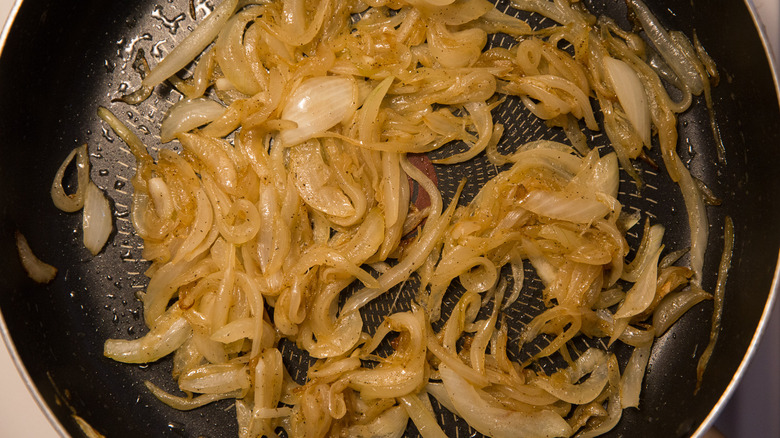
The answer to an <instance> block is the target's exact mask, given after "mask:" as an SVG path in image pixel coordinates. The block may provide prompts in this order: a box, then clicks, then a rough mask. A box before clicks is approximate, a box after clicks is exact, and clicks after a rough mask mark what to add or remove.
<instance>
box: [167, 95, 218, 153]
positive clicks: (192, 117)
mask: <svg viewBox="0 0 780 438" xmlns="http://www.w3.org/2000/svg"><path fill="white" fill-rule="evenodd" d="M224 112H225V107H223V106H222V105H221V104H219V102H215V101H213V100H211V99H206V98H198V99H183V100H180V101H178V102H176V103H175V104H174V105H173V106H172V107H171V108H170V109H169V110H168V113H167V114H166V115H165V118H163V121H162V124H161V125H160V141H162V142H163V143H167V142H169V141H171V140H173V139H174V138H176V135H178V134H180V133H182V132H188V131H191V130H193V129H195V128H197V127H198V126H202V125H205V124H207V123H209V122H212V121H214V120H216V119H218V118H219V117H220V116H221V115H222V114H223V113H224Z"/></svg>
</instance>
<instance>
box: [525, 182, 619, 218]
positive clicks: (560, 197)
mask: <svg viewBox="0 0 780 438" xmlns="http://www.w3.org/2000/svg"><path fill="white" fill-rule="evenodd" d="M522 207H523V208H525V209H526V210H529V211H531V212H533V213H536V214H538V215H540V216H546V217H549V218H553V219H560V220H565V221H569V222H574V223H579V224H587V223H591V222H593V221H595V220H596V219H601V218H603V217H604V216H606V215H607V213H609V212H610V209H609V207H607V206H606V205H605V204H603V203H601V202H599V201H594V200H591V199H585V198H580V197H572V196H569V195H567V194H565V193H561V192H551V191H547V190H533V191H531V192H529V193H528V195H527V196H526V197H525V199H524V200H523V203H522Z"/></svg>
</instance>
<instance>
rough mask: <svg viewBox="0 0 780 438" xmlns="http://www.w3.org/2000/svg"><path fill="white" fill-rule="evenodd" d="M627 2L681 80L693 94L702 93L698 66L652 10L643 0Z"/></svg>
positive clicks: (628, 0) (702, 86)
mask: <svg viewBox="0 0 780 438" xmlns="http://www.w3.org/2000/svg"><path fill="white" fill-rule="evenodd" d="M626 3H627V4H628V5H629V6H630V7H631V9H633V11H634V13H635V14H636V18H637V19H638V20H639V22H640V23H641V24H642V29H644V31H645V33H647V36H648V37H649V38H650V41H652V42H653V45H654V46H655V48H656V49H657V50H658V53H660V54H661V56H662V57H663V58H664V61H666V63H667V64H668V65H669V67H671V68H672V70H674V72H675V73H677V76H678V77H679V78H680V80H681V81H682V82H683V83H684V84H685V86H686V87H688V88H690V90H691V92H692V93H693V94H697V95H698V94H699V93H701V92H702V90H703V89H704V84H703V82H702V79H701V76H699V73H698V72H697V70H696V66H695V65H694V64H693V63H692V62H691V61H690V60H689V59H688V58H687V57H686V56H685V53H684V52H683V51H682V50H681V49H680V48H679V47H678V45H677V44H676V43H675V42H674V40H673V39H672V38H671V36H670V35H669V32H668V31H667V30H666V29H664V27H663V26H662V25H661V23H660V22H659V21H658V18H656V17H655V15H653V13H652V12H650V9H649V8H648V7H647V5H645V4H644V3H643V2H642V0H626Z"/></svg>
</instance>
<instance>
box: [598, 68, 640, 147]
mask: <svg viewBox="0 0 780 438" xmlns="http://www.w3.org/2000/svg"><path fill="white" fill-rule="evenodd" d="M604 67H605V68H606V69H607V72H608V75H607V77H608V78H609V79H610V80H611V82H612V88H613V89H614V90H615V94H617V98H618V102H620V106H622V107H623V111H625V112H626V117H627V118H628V121H629V122H631V125H632V126H633V127H634V129H635V130H636V132H637V134H639V137H640V138H641V139H642V143H644V144H645V146H646V147H650V106H649V105H648V102H647V94H646V93H645V87H644V85H643V84H642V81H641V80H640V79H639V75H637V73H636V71H634V69H633V68H632V67H631V66H630V65H628V64H626V63H625V62H623V61H621V60H619V59H615V58H610V57H609V56H606V57H604Z"/></svg>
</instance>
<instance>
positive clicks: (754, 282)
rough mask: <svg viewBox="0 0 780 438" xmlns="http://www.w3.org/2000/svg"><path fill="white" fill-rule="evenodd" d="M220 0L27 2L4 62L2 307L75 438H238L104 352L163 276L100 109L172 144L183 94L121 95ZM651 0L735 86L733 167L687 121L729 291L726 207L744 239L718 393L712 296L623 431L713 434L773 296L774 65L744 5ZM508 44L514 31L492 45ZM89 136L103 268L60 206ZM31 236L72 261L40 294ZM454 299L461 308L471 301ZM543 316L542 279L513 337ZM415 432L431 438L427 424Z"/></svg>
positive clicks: (380, 310)
mask: <svg viewBox="0 0 780 438" xmlns="http://www.w3.org/2000/svg"><path fill="white" fill-rule="evenodd" d="M214 3H215V2H212V1H208V2H204V1H202V0H195V1H194V4H192V5H190V1H189V0H184V1H181V0H167V1H158V2H150V1H137V2H105V1H97V0H95V1H79V2H62V1H33V0H27V1H25V2H24V4H23V5H22V7H21V9H20V11H19V15H18V16H17V19H16V22H15V24H14V25H13V27H12V29H11V32H10V35H9V38H8V40H7V42H6V45H5V48H4V49H3V52H2V57H0V148H1V150H2V158H1V159H0V187H2V189H0V260H3V263H0V310H1V311H2V316H3V318H4V319H5V322H6V325H7V327H8V332H9V335H10V337H11V339H13V341H14V343H15V345H16V349H17V350H18V353H19V356H20V358H21V360H22V361H23V363H24V364H25V366H26V367H27V369H28V372H29V374H30V376H31V377H32V379H33V381H34V382H35V384H36V385H37V387H38V389H39V391H40V393H41V395H42V396H43V398H44V400H45V401H46V402H47V403H48V405H49V406H50V407H51V409H52V411H53V412H54V413H55V415H56V416H57V417H58V418H59V419H60V422H61V423H62V424H63V426H64V427H65V428H66V429H67V430H68V431H70V433H71V434H73V435H74V436H79V433H80V432H78V429H77V426H76V425H75V423H74V422H73V421H72V419H71V418H70V414H71V413H74V412H75V413H77V414H78V415H80V416H81V417H83V418H85V419H86V420H87V421H89V422H90V423H91V424H92V425H93V426H94V427H95V428H96V429H97V430H98V431H100V432H102V433H104V434H105V435H107V436H109V437H121V436H188V437H198V436H206V437H213V438H215V437H231V436H235V435H236V426H235V412H234V410H233V407H232V405H231V404H230V403H229V402H221V403H215V404H212V405H210V406H208V407H205V408H202V409H198V410H196V411H191V412H186V413H183V412H178V411H175V410H173V409H171V408H168V407H167V406H165V405H163V404H161V403H159V402H158V401H157V400H156V399H154V398H153V397H152V396H151V394H149V393H148V391H146V389H145V388H144V386H143V384H142V382H143V381H144V380H152V381H153V382H155V383H156V384H158V385H160V386H161V387H163V388H166V389H169V390H174V389H175V388H174V383H173V382H172V381H171V379H170V368H171V363H170V360H162V361H160V362H158V363H155V364H151V365H149V366H134V365H123V364H119V363H115V362H113V361H110V360H108V359H106V358H104V357H103V356H102V345H103V342H104V340H105V339H106V338H110V337H114V338H115V337H123V338H132V337H137V336H140V335H141V334H142V333H144V331H145V328H144V324H143V318H142V317H141V313H140V311H141V304H140V302H139V301H138V300H137V299H136V293H137V292H138V291H140V290H143V288H144V287H145V285H146V284H147V281H146V277H145V276H144V275H143V272H144V270H145V268H146V266H147V263H146V262H144V261H143V260H141V251H142V241H141V240H140V239H139V238H137V237H136V236H135V235H134V234H133V231H132V226H131V225H130V223H129V221H128V218H127V213H128V206H129V205H130V194H131V192H130V183H129V179H130V178H131V177H132V175H133V172H134V169H133V166H134V164H133V163H134V162H133V159H132V156H131V155H130V153H129V151H128V150H127V149H126V147H125V146H124V145H123V144H122V142H121V141H120V140H118V139H116V138H115V136H114V134H113V133H111V132H110V131H108V130H107V127H106V126H105V125H103V124H102V123H100V122H99V119H98V118H97V116H96V115H95V110H96V108H97V106H98V105H105V106H109V107H110V108H112V109H113V110H114V111H115V113H117V115H119V116H120V118H122V119H124V120H126V121H127V123H128V124H129V125H130V126H131V128H133V130H134V131H135V132H137V133H138V134H139V135H141V137H142V139H144V141H146V142H147V144H148V145H150V146H152V147H153V148H154V147H159V146H160V145H159V140H158V139H157V136H156V132H155V131H156V126H159V122H160V120H161V118H162V116H163V113H164V109H165V108H167V106H169V104H170V102H174V101H176V100H177V99H178V96H177V95H176V94H175V92H172V91H171V90H170V89H166V88H165V87H158V89H157V91H156V93H155V94H154V95H153V96H152V98H150V99H149V100H147V101H146V102H144V103H143V104H141V105H139V106H137V107H131V106H127V105H124V104H112V103H111V99H112V98H114V97H116V96H117V95H119V94H121V93H122V92H124V91H125V90H126V89H131V90H132V89H134V88H135V87H136V86H137V85H138V83H139V81H140V79H139V78H138V76H137V74H136V73H135V72H134V71H133V69H132V61H133V59H134V58H135V56H136V53H137V51H138V49H143V50H144V51H145V53H146V55H147V58H149V59H150V62H152V63H154V62H156V60H157V59H159V57H160V56H163V55H164V54H165V53H167V52H168V51H169V50H170V49H171V47H173V45H174V44H175V42H176V41H180V40H181V39H183V38H184V36H186V35H187V34H188V33H189V31H190V30H191V28H192V26H193V24H194V23H195V19H194V18H195V17H196V18H197V19H202V17H203V14H204V12H206V10H207V9H210V8H211V7H213V4H214ZM648 3H649V4H650V5H651V8H652V9H653V10H654V11H655V13H656V14H658V15H659V16H660V17H662V19H663V21H664V23H665V24H666V25H667V26H668V27H670V28H674V29H680V30H684V31H685V32H686V33H687V34H689V35H691V34H692V32H693V30H695V31H696V33H697V35H698V36H699V38H700V39H701V40H702V42H703V44H704V45H705V47H706V48H707V49H708V51H709V53H710V54H711V55H712V57H713V58H714V59H715V61H716V62H717V63H718V66H719V69H720V72H721V77H722V80H721V84H720V85H719V86H718V87H717V88H716V89H715V90H714V93H713V94H714V100H715V104H716V110H717V117H718V123H719V127H720V129H721V134H722V136H723V138H724V142H725V144H726V148H727V164H725V165H723V164H720V163H718V161H717V158H716V153H715V146H714V142H713V141H712V136H711V133H710V129H709V121H708V118H707V114H706V111H704V110H703V109H702V105H698V106H697V107H696V108H695V109H693V110H691V111H689V112H688V113H685V114H683V115H681V117H680V139H681V142H680V143H681V149H680V153H681V155H682V156H683V157H684V159H685V160H686V161H687V162H689V163H690V165H691V168H692V169H693V174H694V175H695V176H696V177H698V178H700V179H702V180H703V181H705V183H707V184H708V185H709V186H710V187H711V188H712V189H713V191H714V192H715V193H716V194H717V195H718V196H719V197H721V198H722V199H723V201H724V205H723V206H721V207H718V208H711V209H709V218H710V223H711V233H710V235H711V238H710V241H711V249H710V252H709V253H708V254H709V256H708V258H707V260H706V265H705V269H706V272H707V273H708V276H707V277H706V278H705V280H704V286H705V288H709V289H712V285H713V284H714V275H715V274H714V273H715V271H716V267H717V261H718V258H719V255H720V248H721V245H722V243H721V241H722V238H721V236H722V223H723V217H724V216H725V215H727V214H728V215H730V216H732V218H733V219H734V222H735V225H736V233H737V245H736V249H735V252H734V263H733V268H732V272H731V275H730V277H729V282H728V290H727V295H726V303H725V306H726V307H725V312H724V318H723V326H722V333H721V336H720V340H719V344H718V348H717V349H716V350H715V353H714V355H713V358H712V362H711V366H710V368H709V370H708V372H707V374H706V375H705V381H704V386H703V389H702V390H701V391H700V392H699V393H698V394H697V395H696V396H694V395H693V388H694V382H695V364H696V360H697V358H698V355H699V354H700V353H701V351H702V350H703V348H704V346H705V345H706V343H707V335H708V332H709V324H710V323H709V318H710V315H711V309H712V306H711V303H704V304H701V305H699V306H697V307H696V308H694V309H693V310H692V311H691V312H689V314H687V315H686V316H685V317H684V318H683V319H682V320H681V321H679V322H678V323H677V324H676V325H675V326H674V327H673V328H672V329H671V330H670V331H669V332H668V333H667V334H665V335H664V336H663V337H662V338H660V339H659V340H658V342H657V344H656V346H655V347H654V349H653V353H652V356H651V359H650V368H649V373H648V375H647V377H646V379H645V388H644V393H643V396H642V401H641V410H639V411H638V410H634V409H631V410H627V411H625V412H624V415H623V420H622V421H621V422H620V424H619V425H618V427H617V428H616V429H615V430H613V431H612V432H611V433H610V435H609V436H635V437H644V436H647V437H656V436H687V435H690V434H691V433H692V432H693V431H694V430H695V429H696V428H697V426H698V425H699V424H700V423H701V422H702V421H703V419H704V418H705V417H706V416H707V414H708V413H709V412H710V410H711V409H712V408H713V406H714V405H715V403H717V401H718V400H719V398H720V397H721V395H722V393H723V391H724V390H725V388H726V387H727V385H728V384H729V382H730V381H731V379H732V377H733V375H734V372H735V371H736V369H737V367H738V366H739V364H740V362H741V361H742V359H743V356H744V354H745V352H746V350H747V348H748V345H749V344H750V342H751V339H752V337H753V334H754V332H755V330H756V327H757V324H758V322H759V319H760V316H761V314H762V311H763V308H764V305H765V303H766V301H767V297H768V295H769V292H770V289H771V282H772V275H773V272H774V268H775V263H776V258H777V249H778V242H780V238H778V230H777V228H776V226H774V225H775V224H777V223H780V211H779V210H780V207H778V205H780V204H778V200H777V193H780V180H779V179H778V178H776V176H775V174H774V171H773V168H774V161H775V159H776V158H777V157H778V154H777V152H776V149H775V148H776V147H777V144H778V143H780V136H779V135H778V133H777V129H776V128H777V126H780V114H778V103H777V97H776V93H775V88H774V84H773V82H772V77H771V73H770V70H769V66H768V63H767V61H766V57H765V54H764V51H763V47H762V46H761V44H760V40H759V37H758V34H757V31H756V30H755V28H754V25H753V22H752V21H751V19H750V16H749V14H748V10H747V8H746V6H745V5H744V4H743V3H742V2H741V1H720V0H710V1H698V0H694V1H693V2H679V1H676V0H668V1H655V2H650V1H648ZM499 4H500V5H502V6H503V5H505V3H503V2H499ZM588 4H589V5H590V6H591V7H592V10H594V11H595V12H596V13H608V14H609V15H610V16H612V17H614V18H616V19H618V20H625V5H624V4H623V2H622V1H618V0H614V1H613V0H594V1H591V2H588ZM190 6H192V7H190ZM192 12H195V17H193V15H192ZM508 42H509V40H508V39H507V40H506V41H503V40H502V38H500V37H498V38H496V39H494V40H493V41H492V43H493V44H506V43H508ZM152 58H156V59H152ZM165 101H168V102H165ZM494 116H495V117H496V118H497V119H498V120H500V121H501V122H503V123H504V124H505V125H506V126H507V130H506V133H505V140H504V142H503V145H502V147H503V148H506V149H511V148H512V147H514V145H517V144H520V143H522V142H524V141H526V140H529V139H535V138H539V137H543V138H548V139H554V140H560V141H565V137H564V136H563V135H562V133H561V132H559V131H551V130H549V129H548V128H547V127H546V125H544V124H543V123H540V122H539V121H537V120H535V119H534V118H531V117H528V113H527V111H525V110H524V109H523V108H522V106H521V105H518V102H517V101H515V100H511V99H510V100H508V101H507V103H506V104H505V105H504V106H502V107H501V108H499V109H497V110H496V111H495V112H494ZM592 134H593V135H592V136H591V141H592V143H593V144H594V145H599V146H601V145H604V144H605V143H606V138H605V137H604V136H602V135H600V134H599V133H592ZM84 142H87V143H89V145H90V151H91V153H92V163H93V169H92V178H93V180H94V181H95V182H96V183H97V184H98V186H100V187H101V188H103V189H105V190H106V191H107V193H108V196H109V197H110V198H111V200H112V203H113V206H114V210H115V212H116V218H117V220H116V229H117V231H116V233H115V234H114V235H113V236H112V239H111V240H110V242H109V245H108V246H107V247H106V249H105V250H104V251H103V252H102V253H101V254H100V255H99V256H98V257H96V258H93V257H92V256H91V255H90V254H89V253H88V251H87V250H86V249H84V248H83V245H81V231H80V222H79V221H80V215H78V214H73V215H71V214H64V213H61V212H59V211H58V210H56V209H55V207H54V206H53V205H52V203H51V200H50V198H49V196H48V191H49V185H50V183H51V178H52V177H53V175H54V172H55V170H56V169H57V167H58V166H59V164H60V162H61V160H62V159H63V158H64V157H65V155H66V154H67V151H69V150H70V149H71V148H73V147H75V146H78V145H80V144H82V143H84ZM653 153H655V152H653ZM658 162H660V160H658ZM495 171H496V169H494V168H493V166H492V165H489V164H488V163H487V161H486V160H484V159H482V158H480V157H478V158H477V159H475V160H474V161H472V162H469V163H466V164H464V165H460V166H456V167H449V168H437V173H438V175H437V176H438V178H439V183H440V188H441V189H442V190H443V191H444V192H445V194H451V192H452V189H453V187H454V184H457V181H458V180H459V179H460V178H461V177H462V176H463V175H467V176H468V177H469V182H470V184H469V187H471V189H470V191H469V192H468V193H467V194H466V199H470V197H471V196H473V194H474V193H475V192H476V189H477V188H478V187H479V185H481V183H483V182H484V181H486V180H487V179H488V178H490V177H492V176H493V175H495ZM643 175H644V177H645V179H646V181H647V182H648V188H647V189H646V190H645V191H644V192H643V193H642V194H641V197H640V196H639V195H638V194H637V192H636V188H635V186H634V184H633V183H631V182H625V181H624V182H623V183H622V184H621V196H622V199H621V200H622V201H623V202H624V204H626V206H627V208H630V209H638V210H640V211H641V212H643V213H644V214H646V215H649V216H650V217H652V218H657V219H658V220H659V221H661V222H663V223H665V224H668V225H669V227H668V228H669V231H668V234H667V237H666V239H667V247H669V248H672V249H677V248H683V247H685V246H686V245H687V238H686V235H687V225H686V224H687V220H686V216H685V214H684V209H683V204H682V200H681V197H680V195H679V192H678V189H677V188H676V186H675V185H674V184H672V183H671V182H670V181H669V179H668V177H666V174H665V171H664V170H663V169H661V170H660V171H658V172H656V171H653V170H652V169H651V168H649V167H648V166H645V165H643ZM637 228H638V227H637ZM16 229H19V230H21V231H22V232H23V233H24V234H25V235H26V236H27V237H28V240H29V241H30V243H31V245H32V247H33V248H34V249H35V250H36V252H37V253H38V254H39V255H40V257H41V258H42V259H44V260H47V261H49V262H50V263H52V264H54V265H55V266H58V267H59V268H60V274H59V275H58V277H57V279H56V280H55V282H53V283H52V284H51V285H48V286H45V287H42V286H37V285H34V284H32V283H31V281H30V280H29V279H27V278H26V276H25V274H24V273H23V272H22V270H21V267H20V265H19V263H18V260H17V257H16V254H15V249H14V247H13V231H14V230H16ZM632 231H633V232H632V233H631V235H630V236H629V238H630V239H636V238H637V236H636V234H635V232H636V231H637V230H636V229H635V230H632ZM634 241H635V240H634ZM527 274H528V275H531V272H530V271H529V272H528V273H527ZM396 295H397V296H398V299H397V300H396ZM410 296H411V295H410V294H409V293H408V290H401V291H394V292H393V293H391V294H387V300H385V301H379V302H377V303H374V304H372V305H370V306H368V308H367V311H366V312H365V314H364V318H365V320H366V322H367V326H369V327H370V326H375V325H376V324H377V323H378V322H379V321H381V318H382V316H383V315H384V314H386V312H387V311H388V309H389V308H390V307H391V306H392V305H395V309H396V310H399V309H403V308H404V307H406V306H408V299H409V297H410ZM447 299H448V300H450V301H453V300H455V299H456V295H455V294H451V296H450V297H448V298H447ZM541 309H542V304H541V301H540V300H539V285H538V283H534V282H530V284H529V285H528V288H527V293H525V294H524V295H523V297H521V299H520V300H519V301H518V302H517V303H516V304H515V306H514V307H513V308H512V309H511V310H510V311H509V312H508V316H509V320H510V324H511V326H512V327H513V330H510V337H511V336H512V334H513V333H512V332H514V335H515V336H517V333H518V332H519V330H520V329H521V328H522V326H523V324H525V323H526V322H528V321H529V320H530V319H531V318H532V317H533V315H535V314H537V313H539V312H540V311H541ZM590 342H599V341H597V340H596V341H590ZM621 353H622V352H621V351H620V350H618V354H619V355H621ZM284 354H285V358H286V363H287V364H288V366H289V367H290V368H291V371H292V372H293V373H294V374H295V373H297V375H298V377H299V378H301V377H302V376H303V374H302V373H303V372H304V371H305V364H306V363H307V358H306V357H303V356H301V355H300V354H299V352H297V351H295V350H294V349H290V348H286V349H285V351H284ZM518 354H520V355H523V354H525V353H524V352H520V353H518ZM442 412H443V414H442V415H443V417H442V418H443V419H444V421H446V423H447V425H448V427H449V430H448V432H449V433H450V434H451V435H452V436H456V433H457V434H458V435H457V436H473V434H474V432H473V431H471V430H469V429H468V427H467V426H465V424H463V423H461V422H458V421H455V420H454V419H453V417H451V416H450V415H448V414H447V413H446V411H442ZM456 429H457V431H456ZM409 436H417V433H416V431H413V428H411V427H410V432H409Z"/></svg>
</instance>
